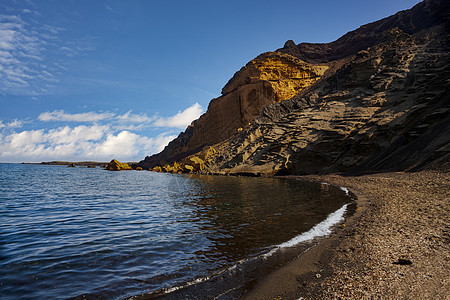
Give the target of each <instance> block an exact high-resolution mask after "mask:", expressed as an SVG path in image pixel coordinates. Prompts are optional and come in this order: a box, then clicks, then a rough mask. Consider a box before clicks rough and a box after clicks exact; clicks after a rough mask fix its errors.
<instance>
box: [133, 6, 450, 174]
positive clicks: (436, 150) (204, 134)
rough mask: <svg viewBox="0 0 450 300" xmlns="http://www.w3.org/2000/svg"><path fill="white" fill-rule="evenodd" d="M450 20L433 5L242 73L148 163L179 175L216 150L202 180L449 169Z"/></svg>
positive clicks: (284, 53)
mask: <svg viewBox="0 0 450 300" xmlns="http://www.w3.org/2000/svg"><path fill="white" fill-rule="evenodd" d="M448 15H449V5H448V3H447V2H446V1H444V0H426V1H424V2H421V3H419V4H418V5H416V6H415V7H413V8H412V9H410V10H407V11H402V12H400V13H398V14H396V15H394V16H391V17H388V18H385V19H383V20H380V21H378V22H374V23H371V24H368V25H364V26H362V27H361V28H359V29H357V30H355V31H352V32H349V33H347V34H346V35H344V36H343V37H342V38H340V39H338V40H337V41H335V42H332V43H328V44H299V45H296V44H295V43H294V42H292V41H288V42H287V43H286V44H285V46H284V48H282V49H279V50H277V51H276V52H271V53H265V54H262V55H260V56H259V57H257V58H256V59H254V60H252V61H251V62H250V63H248V64H247V65H246V66H245V67H243V68H242V69H241V70H240V71H239V72H237V73H236V74H235V75H234V77H233V78H232V79H231V80H230V81H229V82H228V84H227V85H226V86H225V87H224V89H223V91H222V92H223V95H222V96H221V97H219V98H217V99H214V100H212V101H211V103H210V105H209V108H208V112H207V113H206V114H204V115H203V116H202V117H201V118H200V119H199V120H197V121H196V122H194V123H193V124H192V126H190V127H189V128H188V129H187V130H186V131H185V132H184V133H182V134H180V136H179V137H178V138H177V139H176V140H174V141H173V142H171V143H170V144H169V146H168V147H167V148H166V149H165V150H164V151H163V152H162V153H160V154H158V155H155V156H152V157H150V158H146V160H145V161H144V162H141V163H143V164H144V165H145V164H147V165H150V166H151V167H153V166H156V165H159V166H163V165H166V164H167V163H169V164H168V165H169V167H171V168H173V167H176V166H180V164H179V162H186V160H187V159H189V158H190V157H193V156H199V154H198V153H202V152H204V149H205V148H204V147H205V146H206V145H214V146H213V147H214V149H215V150H216V151H215V152H214V153H213V155H211V156H209V158H208V161H207V162H204V163H203V167H202V168H201V169H198V170H197V171H199V172H204V173H218V174H256V175H274V174H305V173H328V172H369V171H403V170H420V169H423V168H429V167H433V168H436V166H447V169H448V166H449V161H450V154H449V151H450V146H449V145H450V113H449V112H450V97H449V95H450V91H449V86H450V84H449V83H450V67H449V66H450V56H449V53H450V51H449V49H450V47H449V41H450V37H449V30H448V28H449V27H448V24H449V22H448V21H449V20H448ZM300 59H302V60H300ZM304 61H308V62H309V63H305V62H304ZM249 123H250V124H249ZM202 149H203V151H202ZM200 156H201V155H200ZM175 161H176V163H174V162H175ZM177 164H178V165H177ZM189 171H191V170H189Z"/></svg>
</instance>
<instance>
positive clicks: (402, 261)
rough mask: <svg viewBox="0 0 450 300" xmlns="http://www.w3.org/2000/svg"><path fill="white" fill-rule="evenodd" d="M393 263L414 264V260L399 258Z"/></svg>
mask: <svg viewBox="0 0 450 300" xmlns="http://www.w3.org/2000/svg"><path fill="white" fill-rule="evenodd" d="M393 264H394V265H402V266H406V265H412V261H410V260H409V259H403V258H399V259H398V261H395V262H393Z"/></svg>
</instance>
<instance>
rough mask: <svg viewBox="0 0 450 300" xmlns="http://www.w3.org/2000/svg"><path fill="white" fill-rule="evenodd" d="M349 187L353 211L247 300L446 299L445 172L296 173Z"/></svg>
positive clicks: (449, 259)
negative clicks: (354, 205)
mask: <svg viewBox="0 0 450 300" xmlns="http://www.w3.org/2000/svg"><path fill="white" fill-rule="evenodd" d="M298 178H299V179H302V180H314V181H322V182H328V183H330V184H334V185H339V186H343V187H347V188H349V189H350V190H351V191H352V192H353V193H355V194H356V195H357V197H358V209H357V212H356V213H355V214H354V215H353V216H352V217H350V218H348V219H347V220H346V221H345V224H341V225H340V226H339V228H338V229H337V230H336V232H335V233H333V234H332V235H331V236H330V237H329V238H327V239H325V240H323V241H322V242H320V243H319V244H318V245H316V246H315V247H313V248H311V249H310V250H309V251H307V252H306V253H305V254H303V255H302V256H300V257H298V258H297V259H295V260H293V261H292V262H290V263H289V264H288V265H286V266H283V267H281V268H279V269H277V270H275V271H274V272H272V273H270V274H268V275H267V276H266V277H264V279H262V280H260V281H259V282H258V283H257V285H256V286H255V287H254V288H253V289H252V290H251V291H249V292H248V293H247V294H246V295H245V297H244V298H245V299H450V292H449V291H450V243H449V242H450V234H449V233H450V213H449V212H450V173H449V172H438V171H423V172H417V173H380V174H374V175H364V176H346V177H344V176H340V175H324V176H300V177H298Z"/></svg>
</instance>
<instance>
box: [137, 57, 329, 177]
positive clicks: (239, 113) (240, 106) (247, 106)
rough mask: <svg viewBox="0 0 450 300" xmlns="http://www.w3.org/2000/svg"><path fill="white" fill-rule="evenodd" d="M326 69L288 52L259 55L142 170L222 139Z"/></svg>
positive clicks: (171, 161)
mask: <svg viewBox="0 0 450 300" xmlns="http://www.w3.org/2000/svg"><path fill="white" fill-rule="evenodd" d="M326 69H327V67H326V66H322V65H311V64H308V63H305V62H303V61H301V60H300V59H298V58H295V57H293V56H290V55H288V54H283V53H278V52H268V53H264V54H261V55H260V56H258V57H257V58H255V59H254V60H252V61H250V62H249V63H248V64H247V65H246V66H245V67H243V68H242V69H241V70H240V71H238V72H237V73H236V74H235V75H234V77H233V78H232V79H231V80H230V81H229V82H228V83H227V84H226V85H225V87H224V88H223V90H222V96H221V97H219V98H216V99H213V100H211V102H210V104H209V107H208V110H207V112H206V113H205V114H203V115H202V116H201V117H200V118H199V119H198V120H196V121H195V122H193V123H192V124H191V125H190V126H189V127H188V128H187V129H186V131H185V132H183V133H181V134H180V135H179V136H178V137H177V138H176V139H175V140H174V141H172V142H170V143H169V145H168V146H167V147H166V148H165V149H164V150H163V151H162V152H161V153H159V154H156V155H153V156H151V157H146V158H145V160H144V161H141V162H140V163H139V165H140V166H141V167H143V168H145V169H148V168H153V167H155V166H162V165H166V164H168V163H173V162H174V161H178V160H180V159H182V158H184V157H186V156H188V155H191V154H193V153H197V152H199V151H200V150H202V149H203V148H204V147H205V146H209V145H214V144H216V143H219V142H222V141H224V140H225V139H227V138H229V137H230V136H232V135H234V134H236V132H238V131H240V130H242V128H244V127H246V126H247V125H248V124H250V123H251V122H252V121H253V120H254V119H255V118H256V117H257V116H259V114H260V112H261V110H262V109H263V108H264V107H266V106H267V105H269V104H271V103H274V102H279V101H281V100H285V99H289V98H291V97H292V96H294V95H296V94H297V93H298V92H299V91H301V90H302V89H304V88H305V87H308V86H310V85H311V84H313V83H314V82H316V81H317V80H318V79H319V78H320V77H321V76H322V75H323V74H324V72H325V70H326Z"/></svg>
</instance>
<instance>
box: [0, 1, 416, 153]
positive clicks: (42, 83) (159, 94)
mask: <svg viewBox="0 0 450 300" xmlns="http://www.w3.org/2000/svg"><path fill="white" fill-rule="evenodd" d="M418 2H419V1H411V0H409V1H408V0H396V1H392V0H390V1H386V0H380V1H354V0H347V1H346V0H342V1H300V0H297V1H283V0H281V1H265V0H264V1H263V0H261V1H247V0H240V1H234V0H232V1H211V0H209V1H195V0H194V1H173V0H168V1H137V0H127V1H125V0H123V1H118V0H111V1H105V0H96V1H92V0H90V1H86V0H76V1H75V0H73V1H71V0H64V1H58V0H53V1H51V0H35V1H33V0H23V1H12V0H2V1H1V2H0V108H1V109H0V162H22V161H24V162H40V161H49V160H69V161H81V160H97V161H109V160H111V159H112V158H117V159H119V160H123V161H139V160H141V159H143V158H144V157H145V156H147V155H151V154H153V153H156V152H159V151H160V150H162V149H163V147H164V146H165V145H166V144H167V143H168V142H169V141H170V140H171V139H173V138H175V137H176V136H177V135H178V134H179V133H180V132H181V131H184V129H185V128H186V126H187V125H188V124H190V123H191V121H193V120H194V119H196V118H198V117H199V116H200V115H201V113H203V112H204V111H205V110H206V108H207V107H208V103H209V101H210V100H211V99H213V98H215V97H218V96H219V95H220V91H221V89H222V87H223V86H224V85H225V84H226V83H227V81H228V80H229V79H230V78H231V77H232V76H233V74H234V73H235V72H236V71H238V70H239V69H240V68H241V67H242V66H244V65H245V64H246V63H247V62H248V61H249V60H251V59H253V58H254V57H256V56H257V55H259V54H260V53H263V52H266V51H273V50H276V49H278V48H281V47H283V45H284V43H285V42H286V41H287V40H289V39H292V40H294V41H295V42H296V43H300V42H330V41H333V40H336V39H337V38H339V37H340V36H341V35H343V34H345V33H346V32H348V31H350V30H354V29H356V28H358V27H359V26H361V25H363V24H366V23H369V22H373V21H376V20H379V19H381V18H383V17H387V16H389V15H391V14H394V13H396V12H397V11H399V10H404V9H408V8H410V7H412V6H414V5H415V4H417V3H418Z"/></svg>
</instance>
